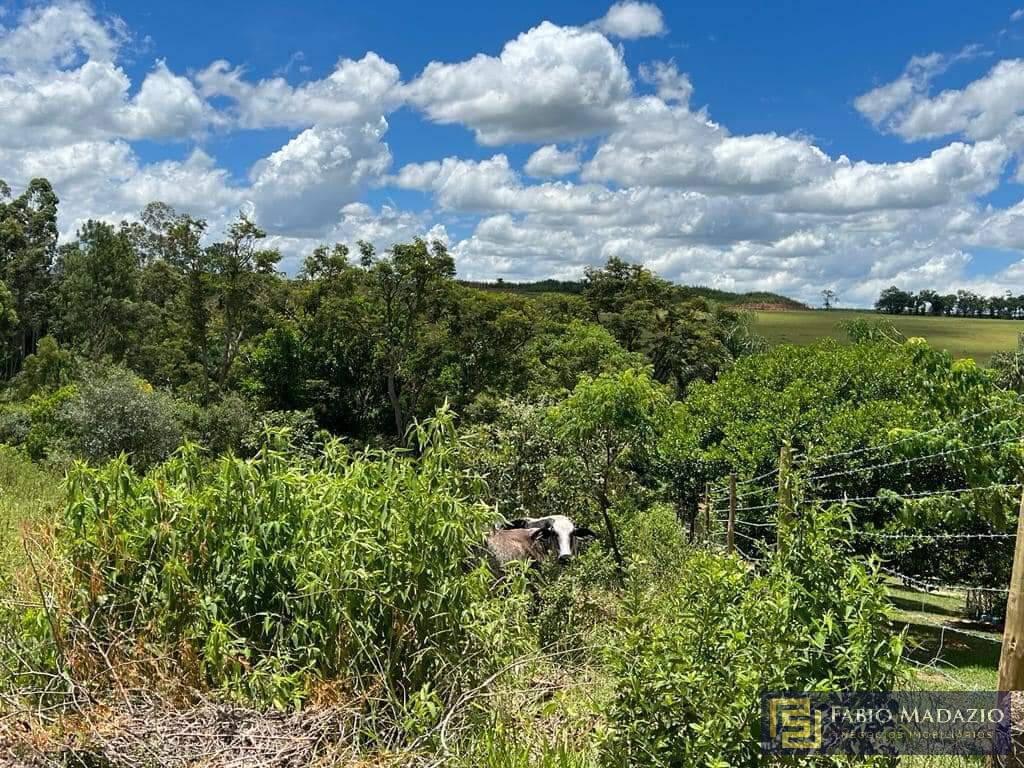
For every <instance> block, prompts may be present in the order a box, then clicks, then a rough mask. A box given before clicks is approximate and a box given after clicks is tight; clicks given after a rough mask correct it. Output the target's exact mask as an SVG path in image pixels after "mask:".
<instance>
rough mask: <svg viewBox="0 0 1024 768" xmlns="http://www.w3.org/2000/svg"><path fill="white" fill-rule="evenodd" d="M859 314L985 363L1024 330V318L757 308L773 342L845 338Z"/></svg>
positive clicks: (1011, 345)
mask: <svg viewBox="0 0 1024 768" xmlns="http://www.w3.org/2000/svg"><path fill="white" fill-rule="evenodd" d="M858 317H871V318H875V317H884V318H886V319H888V320H891V321H892V322H893V324H894V325H895V326H896V327H897V328H898V329H899V330H900V331H902V332H903V333H904V334H905V335H907V336H922V337H924V338H925V339H927V340H928V343H929V344H931V345H932V346H933V347H935V348H937V349H945V350H947V351H948V352H950V353H951V354H952V355H953V357H971V358H974V359H975V360H976V361H978V362H979V363H982V364H984V363H987V362H988V360H989V358H990V357H992V355H993V354H994V353H996V352H1002V351H1005V350H1010V349H1013V348H1014V347H1016V346H1017V334H1019V333H1024V321H1017V320H976V319H967V318H959V317H918V316H910V315H907V316H900V315H879V314H877V313H875V312H870V311H863V310H848V309H841V310H831V311H829V312H825V311H823V310H811V311H804V312H758V313H757V331H758V332H759V333H761V334H763V335H764V336H765V337H767V338H768V340H769V341H770V342H771V343H772V344H809V343H810V342H812V341H815V340H816V339H820V338H822V337H823V336H832V337H833V338H836V339H839V340H841V341H846V334H845V333H844V332H843V331H842V329H841V328H840V327H839V324H840V323H842V322H845V321H848V320H854V319H856V318H858Z"/></svg>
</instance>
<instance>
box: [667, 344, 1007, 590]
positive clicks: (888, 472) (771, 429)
mask: <svg viewBox="0 0 1024 768" xmlns="http://www.w3.org/2000/svg"><path fill="white" fill-rule="evenodd" d="M682 411H683V413H682V417H681V424H682V427H681V431H679V432H678V433H670V434H669V435H668V437H667V438H666V441H667V445H666V451H667V453H668V455H669V456H670V458H671V462H672V463H673V464H674V465H675V466H676V467H677V468H678V470H677V471H678V472H679V473H680V474H683V475H686V476H690V477H692V478H693V479H694V482H695V483H698V484H701V483H703V482H705V481H709V482H718V481H720V480H721V478H723V477H724V476H725V475H727V474H728V473H729V472H736V473H737V475H738V476H739V478H740V479H741V481H742V480H743V479H746V478H754V477H757V476H758V475H762V474H765V473H771V472H772V470H773V468H774V467H776V466H777V464H778V457H779V450H780V448H781V446H782V445H783V444H787V443H788V444H790V445H791V446H792V448H793V450H794V452H795V454H796V456H797V465H798V470H799V475H798V476H802V478H803V479H802V480H801V481H800V482H802V483H803V485H801V486H798V493H802V494H803V495H804V496H806V498H808V499H822V498H824V499H842V498H843V497H844V495H845V496H848V497H850V498H851V499H854V500H857V499H864V501H863V502H860V501H855V502H854V503H855V505H856V508H857V510H858V511H857V515H856V526H857V528H858V529H860V528H869V529H878V530H885V531H887V532H889V533H900V532H908V531H909V532H912V531H916V532H920V531H928V530H931V531H935V532H947V533H948V532H961V533H972V532H973V533H983V532H991V531H997V532H998V531H1006V530H1012V528H1013V526H1014V525H1015V523H1016V506H1015V504H1014V499H1015V498H1016V497H1017V496H1018V489H1017V488H1016V487H1014V486H1013V484H1015V483H1017V482H1018V481H1019V479H1020V476H1021V469H1022V467H1024V452H1022V448H1021V443H1020V440H1019V435H1020V430H1019V424H1020V420H1021V417H1022V415H1024V414H1022V403H1021V402H1020V401H1019V399H1018V398H1017V397H1016V396H1015V395H1013V394H1012V393H1008V392H1005V391H1003V390H1001V389H999V388H998V387H997V386H996V384H995V381H994V378H993V376H992V374H991V373H989V372H988V371H985V370H983V369H981V368H979V367H978V366H976V365H975V364H974V363H973V361H970V360H962V361H953V360H952V359H951V358H950V357H949V356H948V355H945V354H942V353H938V352H935V351H934V350H931V349H930V348H929V347H928V346H927V345H925V344H924V343H923V342H921V341H920V340H911V341H909V342H906V343H893V342H891V341H886V340H884V339H882V340H872V339H869V340H868V341H867V342H866V343H860V344H855V345H853V346H841V345H839V344H837V343H835V342H833V341H830V340H828V341H822V342H820V343H818V344H815V345H812V346H809V347H778V348H775V349H773V350H772V351H771V352H770V353H768V354H766V355H761V356H757V357H751V358H748V359H745V360H741V361H740V362H739V363H737V365H736V366H734V367H733V368H732V370H730V371H729V372H727V373H726V374H724V375H723V376H722V377H721V378H720V379H719V380H718V381H716V382H715V383H713V384H708V385H705V384H698V385H695V386H694V387H693V388H692V389H691V391H690V393H689V395H688V397H687V398H686V399H685V401H684V402H683V404H682ZM990 486H996V487H994V488H991V487H990ZM721 488H722V486H721V485H719V486H718V490H717V491H716V493H719V494H720V493H721ZM963 488H978V489H980V490H975V491H972V492H970V493H950V494H942V493H937V495H935V496H926V497H922V498H919V499H914V498H911V499H909V500H904V499H903V498H902V495H903V494H921V493H931V492H941V491H943V490H950V491H956V490H959V489H963ZM876 496H880V497H881V498H874V497H876ZM774 500H775V491H774V486H773V479H772V478H771V477H768V478H765V479H762V480H760V482H758V483H753V484H751V485H750V486H749V487H746V488H743V490H742V495H741V500H740V507H741V508H744V507H754V509H750V510H749V516H750V517H752V518H753V519H755V520H758V519H765V518H767V519H769V520H770V519H774V516H775V514H776V511H775V510H774V509H773V508H771V507H769V508H767V509H764V508H761V507H762V506H763V505H771V504H773V502H774ZM741 516H743V517H746V516H748V515H747V514H744V515H741ZM861 543H862V544H865V545H866V544H867V542H863V541H862V542H861ZM1005 544H1006V543H1005V542H1001V541H999V540H992V541H990V542H984V541H982V542H973V543H970V544H969V545H968V546H967V547H964V546H959V547H950V546H943V545H940V544H939V543H936V542H932V543H928V542H924V543H918V544H916V545H914V546H913V547H908V546H906V545H905V544H904V545H899V544H898V543H893V544H892V545H891V546H890V545H888V544H886V542H885V541H881V542H880V541H875V542H872V544H871V548H872V549H879V550H881V551H883V552H887V553H888V554H890V555H892V556H894V557H897V562H898V563H900V564H901V565H903V566H906V567H907V568H911V569H913V571H915V572H917V573H919V574H927V575H933V576H938V577H941V578H942V580H943V581H945V582H946V583H949V582H950V581H952V582H954V583H956V582H958V581H968V582H974V583H989V584H990V585H992V586H996V585H998V586H1002V585H1003V584H1004V583H1005V582H1006V578H1007V577H1008V567H1009V552H1008V551H1007V547H1006V546H1005ZM901 570H903V569H902V568H901ZM904 572H907V571H904Z"/></svg>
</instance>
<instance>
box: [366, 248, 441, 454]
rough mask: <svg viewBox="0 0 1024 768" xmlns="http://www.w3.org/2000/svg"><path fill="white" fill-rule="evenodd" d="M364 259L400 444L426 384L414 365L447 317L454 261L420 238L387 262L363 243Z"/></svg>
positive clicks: (379, 358) (380, 356) (379, 355)
mask: <svg viewBox="0 0 1024 768" xmlns="http://www.w3.org/2000/svg"><path fill="white" fill-rule="evenodd" d="M360 255H361V264H362V265H363V266H364V268H365V269H367V271H368V273H369V278H370V291H371V296H372V298H373V300H374V301H375V302H376V304H377V306H376V307H375V310H376V311H375V313H374V317H373V323H374V331H373V336H374V340H375V344H374V356H375V358H376V361H377V364H378V366H379V368H380V370H381V372H382V373H383V378H384V382H385V387H386V389H387V397H388V402H389V403H390V404H391V410H392V416H393V418H394V425H395V434H396V435H397V436H398V438H399V439H400V440H401V439H403V438H404V436H405V430H406V426H407V419H406V413H407V411H408V409H409V407H410V406H411V405H414V404H415V395H416V394H417V390H418V386H419V384H421V382H419V381H417V378H416V377H415V375H414V367H413V366H412V363H413V359H414V356H415V354H416V351H417V348H418V347H419V346H421V345H422V343H423V342H424V341H425V336H426V334H427V330H428V327H429V326H430V325H432V324H434V323H436V322H437V321H438V320H440V319H441V317H442V315H444V313H445V311H446V308H447V305H448V300H449V294H450V288H451V286H452V284H453V278H454V277H455V261H454V260H453V259H452V257H451V256H450V255H449V254H448V250H447V249H446V248H445V247H444V244H443V243H440V242H437V241H435V242H433V243H431V244H430V245H429V246H428V245H427V243H426V242H425V241H424V240H421V239H420V238H416V239H415V240H414V241H413V242H412V243H407V244H401V245H395V246H393V247H392V248H391V251H390V252H389V253H388V254H387V255H386V256H384V257H383V258H376V256H375V254H374V252H373V248H372V247H371V246H370V245H369V244H368V243H360ZM410 400H412V402H411V403H410V402H409V401H410Z"/></svg>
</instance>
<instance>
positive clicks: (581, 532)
mask: <svg viewBox="0 0 1024 768" xmlns="http://www.w3.org/2000/svg"><path fill="white" fill-rule="evenodd" d="M574 533H575V534H576V538H577V539H596V538H597V534H596V533H594V532H593V531H592V530H590V529H589V528H577V529H576V530H575V531H574Z"/></svg>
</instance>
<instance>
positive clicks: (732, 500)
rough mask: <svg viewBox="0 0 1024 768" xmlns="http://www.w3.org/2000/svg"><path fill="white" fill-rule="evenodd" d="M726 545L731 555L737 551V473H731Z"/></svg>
mask: <svg viewBox="0 0 1024 768" xmlns="http://www.w3.org/2000/svg"><path fill="white" fill-rule="evenodd" d="M725 540H726V545H727V547H728V550H729V554H730V555H731V554H732V553H733V552H735V551H736V473H735V472H730V473H729V527H728V528H727V529H726V539H725Z"/></svg>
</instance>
